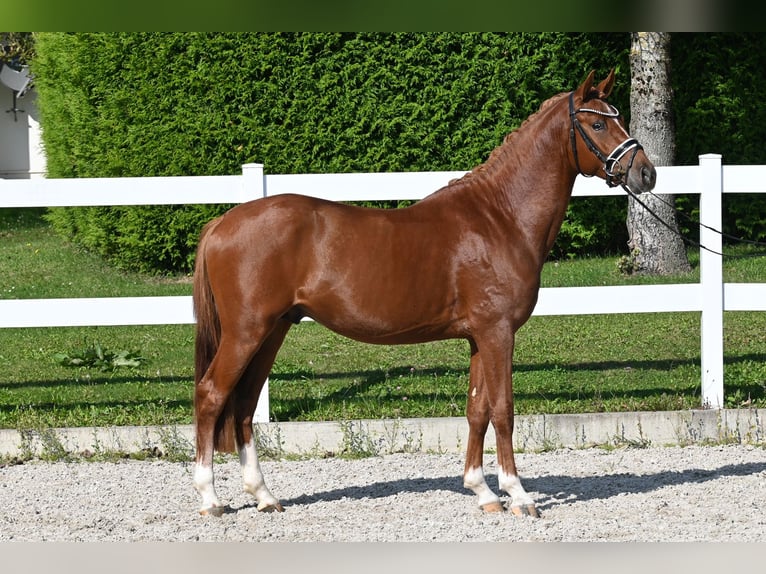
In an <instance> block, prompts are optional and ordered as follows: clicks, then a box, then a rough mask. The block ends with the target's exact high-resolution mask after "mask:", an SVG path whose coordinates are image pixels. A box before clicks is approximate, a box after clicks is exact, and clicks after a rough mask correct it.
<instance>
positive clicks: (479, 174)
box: [447, 92, 569, 188]
mask: <svg viewBox="0 0 766 574" xmlns="http://www.w3.org/2000/svg"><path fill="white" fill-rule="evenodd" d="M567 95H569V92H562V93H560V94H556V95H555V96H552V97H550V98H548V99H547V100H545V101H544V102H543V103H542V104H540V108H539V109H538V110H537V111H536V112H535V113H533V114H532V115H531V116H529V117H528V118H527V119H526V120H524V121H523V122H522V123H521V125H520V126H519V127H518V128H516V129H515V130H513V131H512V132H510V133H508V134H507V135H506V136H505V137H504V138H503V142H502V143H501V144H500V145H499V146H497V147H496V148H495V149H493V150H492V152H491V153H490V154H489V157H488V158H487V160H486V161H485V162H484V163H482V164H480V165H478V166H476V167H475V168H473V169H472V170H471V171H469V172H468V173H466V174H465V175H464V176H463V177H460V178H457V179H453V180H451V181H450V182H449V184H448V185H447V187H448V188H452V187H454V186H456V185H461V184H465V183H470V182H472V181H473V180H474V179H476V178H482V179H484V178H486V177H488V176H489V175H490V173H492V172H493V170H492V167H493V166H495V165H496V164H498V163H500V164H505V161H504V160H505V158H506V157H507V156H508V155H509V154H510V153H512V151H513V149H514V147H513V143H514V141H515V140H516V139H517V138H518V137H519V134H520V133H523V131H524V129H525V128H526V127H527V126H528V125H529V124H532V123H534V122H535V120H537V119H538V118H539V117H540V116H541V115H542V113H543V112H544V111H546V110H547V109H548V108H550V107H551V106H552V105H554V104H555V103H557V102H558V101H559V100H561V99H562V98H564V97H565V96H567Z"/></svg>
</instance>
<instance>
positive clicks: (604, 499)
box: [0, 445, 766, 542]
mask: <svg viewBox="0 0 766 574" xmlns="http://www.w3.org/2000/svg"><path fill="white" fill-rule="evenodd" d="M485 461H486V472H487V474H488V482H489V484H490V486H492V487H493V488H495V487H496V485H497V479H496V474H495V473H496V467H495V459H494V456H492V455H487V456H485ZM517 465H518V466H519V470H520V472H521V474H522V480H523V483H524V485H525V487H526V489H527V490H528V491H529V492H530V494H532V495H533V496H534V497H535V499H536V500H537V502H538V508H539V509H540V511H541V513H542V518H540V519H533V518H528V517H523V518H517V517H514V516H513V515H511V514H510V513H504V514H500V515H498V514H483V513H482V512H481V511H480V510H479V509H478V508H477V507H476V503H475V500H474V497H473V494H471V493H469V492H468V491H467V490H465V489H464V488H463V487H462V478H461V473H462V468H463V458H462V456H461V455H456V454H447V455H436V454H394V455H386V456H383V457H376V458H369V459H362V460H353V461H348V460H341V459H337V458H336V459H323V460H303V461H264V462H263V463H262V467H263V470H264V473H265V475H266V480H267V483H268V484H269V486H270V488H271V490H272V492H274V494H275V495H276V496H277V497H279V498H281V500H282V502H283V503H284V505H285V512H284V513H281V514H279V513H273V514H260V513H258V512H257V511H256V509H255V507H254V505H253V502H252V499H251V498H250V497H249V496H248V495H245V494H244V493H242V492H241V481H240V471H239V464H238V462H236V461H234V460H232V461H230V462H225V463H223V464H217V465H216V486H217V488H218V493H219V496H220V497H221V499H222V500H223V501H225V502H226V503H228V504H229V508H228V510H227V512H226V513H225V514H224V516H223V517H221V518H214V517H202V516H199V515H198V514H197V512H196V510H197V506H198V503H199V501H198V498H197V494H196V493H195V492H194V490H193V488H192V486H191V472H192V468H193V465H192V464H190V463H170V462H165V461H152V462H140V461H125V462H119V463H85V462H78V463H64V462H59V463H43V462H31V463H26V464H22V465H16V466H6V467H3V468H0V501H1V502H2V504H1V505H0V540H2V541H9V540H15V541H87V542H93V541H114V542H123V541H197V540H200V541H217V542H224V541H226V542H230V541H292V542H298V541H315V542H320V541H367V542H394V541H397V542H403V541H423V542H427V541H488V542H490V541H494V542H496V541H542V542H549V541H603V540H608V541H651V542H659V541H735V542H750V541H760V540H764V539H766V512H764V508H766V449H764V448H762V447H758V446H744V445H729V446H708V447H699V446H690V447H657V448H654V447H652V448H645V449H618V450H613V451H605V450H600V449H582V450H557V451H552V452H545V453H535V454H533V453H522V454H519V455H517Z"/></svg>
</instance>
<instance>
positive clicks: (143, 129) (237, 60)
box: [33, 33, 715, 272]
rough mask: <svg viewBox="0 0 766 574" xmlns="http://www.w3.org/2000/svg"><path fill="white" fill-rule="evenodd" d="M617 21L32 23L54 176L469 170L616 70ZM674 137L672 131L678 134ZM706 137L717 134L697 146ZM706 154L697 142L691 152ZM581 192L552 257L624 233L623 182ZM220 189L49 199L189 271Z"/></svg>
mask: <svg viewBox="0 0 766 574" xmlns="http://www.w3.org/2000/svg"><path fill="white" fill-rule="evenodd" d="M629 44H630V38H629V36H628V34H625V33H617V34H574V33H571V34H570V33H567V34H565V33H547V34H521V33H40V34H38V35H37V36H36V49H37V57H36V60H35V62H34V63H33V71H34V73H35V75H36V78H37V79H36V85H37V89H38V103H39V108H40V113H41V119H42V126H43V141H44V145H45V149H46V153H47V158H48V171H49V176H50V177H140V176H166V175H218V174H237V173H240V171H241V165H242V164H244V163H248V162H259V163H263V164H265V169H266V172H267V173H319V172H373V171H426V170H467V169H471V168H472V167H474V166H476V165H477V164H479V163H481V162H483V161H484V160H485V159H486V158H487V156H488V155H489V153H490V151H491V150H492V149H493V148H494V147H496V146H497V145H499V144H500V142H501V141H502V138H503V137H504V135H505V134H506V133H508V132H509V131H511V130H513V129H515V128H516V127H518V125H519V124H520V123H521V122H522V121H523V120H524V119H525V118H526V117H528V116H529V115H530V114H531V113H533V112H534V111H536V110H537V108H538V107H539V105H540V103H541V102H542V101H543V100H545V99H546V98H548V97H550V96H551V95H553V94H555V93H558V92H561V91H565V90H569V89H572V88H574V87H575V86H576V85H577V84H578V83H579V82H580V81H581V80H582V79H583V78H584V77H585V75H586V74H587V73H588V72H589V71H590V70H591V69H596V70H597V72H598V75H599V76H603V75H605V74H606V72H607V71H608V70H609V69H610V68H611V67H617V69H618V85H617V88H616V92H615V94H614V95H613V97H612V101H613V103H615V104H616V105H617V106H618V107H619V108H620V109H621V110H622V111H623V113H625V114H626V115H627V112H628V111H629V103H628V102H629V91H630V70H629V66H628V49H629ZM679 148H680V149H683V145H682V144H681V145H679ZM705 151H715V150H705ZM700 153H702V152H700ZM596 201H597V202H598V203H594V202H593V200H585V199H575V200H574V201H573V203H572V206H571V207H570V211H569V216H568V218H567V221H566V222H565V225H564V228H563V230H562V233H561V235H560V237H559V239H558V241H557V244H556V248H555V250H554V252H555V254H556V255H557V256H564V255H567V254H578V253H583V252H585V251H588V250H597V251H602V252H603V251H612V252H614V251H618V250H620V249H622V248H624V244H625V241H626V235H625V234H626V231H625V225H624V205H625V200H624V199H623V198H614V199H613V200H604V199H602V198H600V199H598V200H596ZM225 207H226V206H179V207H157V206H147V207H129V208H128V207H110V208H67V209H56V210H52V211H51V213H50V215H49V218H50V220H51V221H52V223H53V224H54V226H55V228H56V229H57V230H58V231H59V232H61V233H62V234H65V235H66V236H67V237H71V238H73V239H75V240H76V241H78V242H80V243H82V244H83V245H84V246H85V247H87V248H88V249H91V250H93V251H96V252H98V253H101V254H103V255H104V256H107V257H109V258H111V259H112V260H113V261H114V262H115V263H116V264H118V265H120V266H123V267H126V268H133V269H139V270H143V271H150V272H189V271H190V270H191V268H192V264H193V258H194V248H195V246H196V242H197V238H198V234H199V231H200V229H201V227H202V225H203V224H204V223H205V222H206V221H208V220H209V219H211V218H212V217H213V216H215V215H216V214H218V213H220V212H221V211H222V210H223V209H225Z"/></svg>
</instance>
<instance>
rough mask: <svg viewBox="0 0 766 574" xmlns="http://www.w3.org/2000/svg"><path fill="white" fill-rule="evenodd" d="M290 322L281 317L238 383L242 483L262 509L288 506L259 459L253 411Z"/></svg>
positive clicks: (238, 423)
mask: <svg viewBox="0 0 766 574" xmlns="http://www.w3.org/2000/svg"><path fill="white" fill-rule="evenodd" d="M290 326H291V324H290V322H289V321H287V320H284V319H282V320H280V321H279V322H278V323H277V326H276V327H275V328H274V331H272V332H271V334H270V335H269V336H268V337H267V338H266V340H265V341H264V342H263V345H261V348H260V349H259V350H258V352H257V353H256V354H255V356H254V357H253V359H252V360H251V361H250V364H249V365H248V367H247V370H246V371H245V373H244V375H243V376H242V381H241V382H240V384H239V385H238V387H237V393H238V395H239V399H238V401H237V413H236V424H237V433H238V443H239V445H240V448H239V462H240V465H241V467H242V483H243V489H244V491H245V492H247V493H249V494H251V495H253V497H254V498H255V500H256V503H257V505H258V506H257V508H258V510H259V511H260V512H274V511H276V512H282V511H284V508H283V507H282V504H281V503H280V502H279V500H277V498H276V497H275V496H274V495H273V494H272V493H271V492H270V491H269V489H268V487H267V486H266V481H265V480H264V477H263V472H262V471H261V465H260V463H259V461H258V449H257V445H256V441H255V435H254V433H253V413H254V412H255V409H256V406H257V405H258V398H259V396H260V394H261V390H262V389H263V385H264V383H265V382H266V378H267V377H268V375H269V372H270V371H271V367H272V366H273V364H274V360H275V359H276V356H277V352H278V351H279V348H280V347H281V346H282V343H283V341H284V339H285V336H286V335H287V332H288V331H289V330H290Z"/></svg>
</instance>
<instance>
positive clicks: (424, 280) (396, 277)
mask: <svg viewBox="0 0 766 574" xmlns="http://www.w3.org/2000/svg"><path fill="white" fill-rule="evenodd" d="M351 268H354V270H353V271H352V270H351ZM330 275H331V276H335V277H336V281H329V280H328V281H323V282H322V285H321V286H320V287H319V288H315V289H312V290H311V291H312V293H311V295H310V296H304V297H301V307H302V308H303V309H304V310H305V313H306V314H307V315H308V316H310V317H312V318H313V319H314V320H316V321H317V322H319V323H321V324H323V325H325V326H326V327H327V328H329V329H331V330H333V331H335V332H337V333H339V334H341V335H344V336H347V337H350V338H353V339H356V340H359V341H363V342H368V343H379V344H397V343H415V342H422V341H429V340H434V339H440V338H445V337H452V336H457V331H456V329H455V326H456V323H458V321H457V318H456V312H455V311H456V304H455V301H456V297H455V296H454V294H453V293H452V292H451V289H450V288H449V281H448V280H447V279H446V278H445V277H443V276H442V274H441V273H439V274H435V273H430V274H428V275H429V276H424V274H423V273H422V271H420V272H419V271H417V269H415V268H410V269H407V268H406V266H401V265H392V264H386V263H385V262H383V261H382V260H380V259H378V260H377V262H376V263H374V264H372V265H367V264H365V265H353V264H351V263H349V262H346V263H345V272H344V273H341V274H338V275H336V274H335V273H330ZM306 295H308V294H306Z"/></svg>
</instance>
